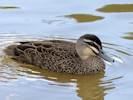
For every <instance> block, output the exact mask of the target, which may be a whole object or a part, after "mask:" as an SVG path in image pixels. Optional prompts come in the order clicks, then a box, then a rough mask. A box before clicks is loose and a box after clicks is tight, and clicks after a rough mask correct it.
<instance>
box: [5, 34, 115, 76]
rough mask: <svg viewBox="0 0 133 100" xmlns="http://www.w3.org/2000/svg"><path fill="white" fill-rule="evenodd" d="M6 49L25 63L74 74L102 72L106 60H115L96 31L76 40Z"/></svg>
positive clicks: (12, 46) (13, 46) (47, 41)
mask: <svg viewBox="0 0 133 100" xmlns="http://www.w3.org/2000/svg"><path fill="white" fill-rule="evenodd" d="M4 51H5V53H6V54H7V55H9V56H10V57H11V58H12V59H15V60H17V61H19V62H21V63H26V64H32V65H35V66H38V67H41V68H44V69H47V70H52V71H56V72H62V73H70V74H96V73H101V72H104V69H105V63H104V60H107V61H109V62H114V60H113V59H112V58H110V57H108V56H107V55H106V54H105V52H104V51H103V49H102V43H101V41H100V39H99V38H98V37H97V36H95V35H93V34H85V35H83V36H81V37H80V38H79V39H78V40H77V42H76V43H73V42H70V41H64V40H45V41H29V42H20V44H19V45H10V46H8V47H7V48H6V49H5V50H4ZM103 59H104V60H103Z"/></svg>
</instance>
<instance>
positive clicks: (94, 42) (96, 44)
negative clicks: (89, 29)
mask: <svg viewBox="0 0 133 100" xmlns="http://www.w3.org/2000/svg"><path fill="white" fill-rule="evenodd" d="M84 41H85V42H93V43H94V44H95V45H96V46H98V48H101V47H100V46H99V45H98V44H97V43H96V42H94V41H91V40H87V39H84Z"/></svg>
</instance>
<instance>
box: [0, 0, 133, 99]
mask: <svg viewBox="0 0 133 100" xmlns="http://www.w3.org/2000/svg"><path fill="white" fill-rule="evenodd" d="M86 33H90V34H95V35H97V36H98V37H99V38H100V39H101V41H102V43H103V47H104V50H105V51H106V52H108V53H109V54H110V55H111V56H112V57H113V58H114V59H115V62H114V63H108V62H106V70H105V73H101V74H97V75H83V76H82V75H68V74H60V73H56V72H52V71H47V70H42V69H40V68H38V67H35V66H29V65H24V64H19V63H17V62H14V61H12V60H11V59H8V58H6V56H5V54H4V52H3V49H4V48H6V46H8V45H10V44H14V42H18V41H30V40H32V41H33V40H44V39H63V40H70V41H74V42H75V41H76V40H77V39H78V37H79V36H81V35H83V34H86ZM132 76H133V1H132V0H124V1H123V0H108V1H107V0H104V1H103V0H102V1H101V2H100V1H99V0H93V1H90V0H82V1H81V0H77V1H72V0H28V1H27V0H19V1H18V0H1V1H0V90H1V91H0V100H30V99H32V100H131V99H133V77H132Z"/></svg>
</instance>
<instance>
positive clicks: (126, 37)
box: [122, 32, 133, 40]
mask: <svg viewBox="0 0 133 100" xmlns="http://www.w3.org/2000/svg"><path fill="white" fill-rule="evenodd" d="M126 34H127V35H128V36H123V37H122V38H124V39H128V40H133V32H129V33H126Z"/></svg>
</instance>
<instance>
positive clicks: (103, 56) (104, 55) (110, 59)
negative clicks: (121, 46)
mask: <svg viewBox="0 0 133 100" xmlns="http://www.w3.org/2000/svg"><path fill="white" fill-rule="evenodd" d="M99 56H100V57H101V58H103V59H104V60H106V61H108V62H114V59H113V58H111V57H109V56H108V55H107V54H106V53H105V52H104V51H103V50H102V49H101V50H100V52H99Z"/></svg>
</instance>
